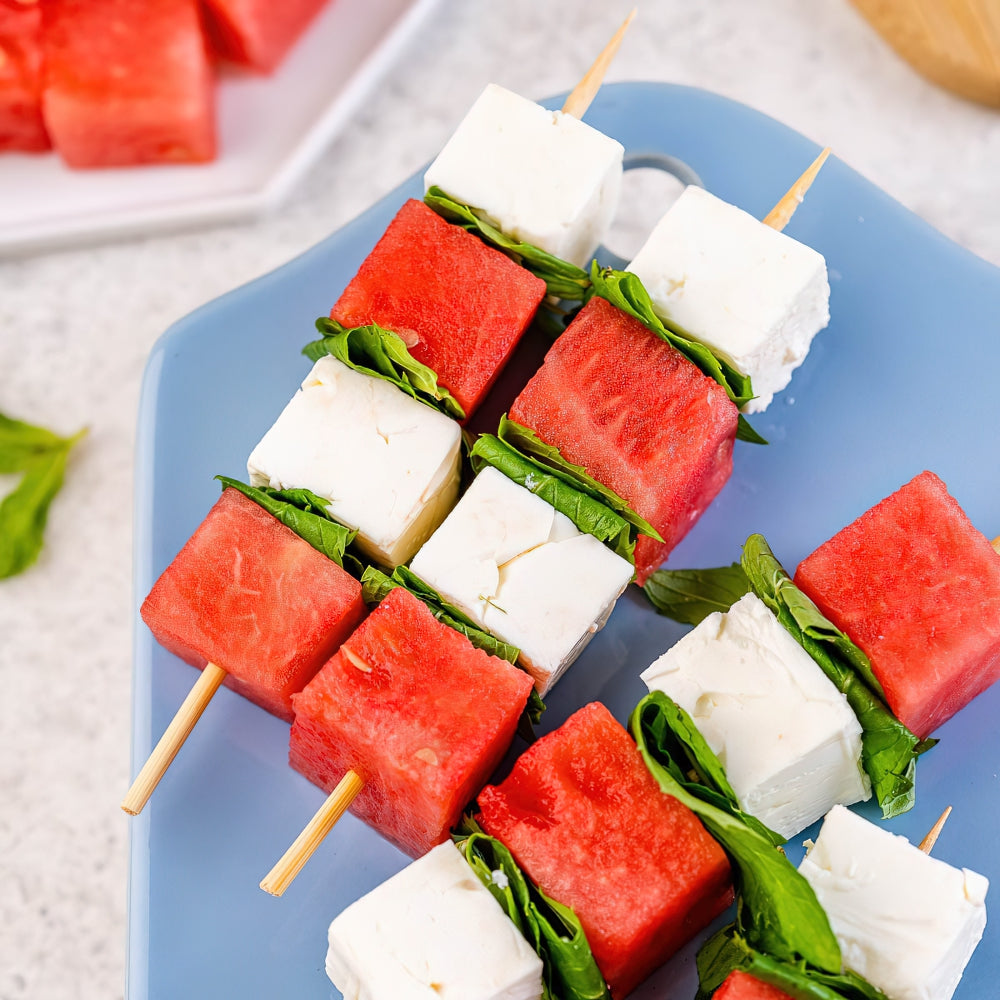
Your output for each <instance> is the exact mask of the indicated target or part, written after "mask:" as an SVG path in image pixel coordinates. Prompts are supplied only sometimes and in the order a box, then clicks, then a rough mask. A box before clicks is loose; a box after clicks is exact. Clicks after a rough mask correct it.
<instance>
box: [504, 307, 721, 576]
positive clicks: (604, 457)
mask: <svg viewBox="0 0 1000 1000" xmlns="http://www.w3.org/2000/svg"><path fill="white" fill-rule="evenodd" d="M510 415H511V418H512V419H513V420H516V421H517V422H518V423H520V424H523V425H524V426H526V427H530V428H531V429H532V430H533V431H534V432H535V433H536V434H537V435H538V436H539V437H540V438H541V439H542V440H543V441H545V442H546V443H547V444H550V445H554V446H555V447H557V448H558V449H559V450H560V452H562V454H563V457H564V458H566V459H568V460H569V461H570V462H575V463H576V464H578V465H582V466H585V467H586V469H587V471H588V472H589V473H590V474H591V475H592V476H593V477H594V478H595V479H597V480H598V481H599V482H601V483H603V484H604V485H605V486H607V487H609V488H611V489H612V490H614V491H615V492H616V493H618V494H619V495H620V496H622V497H623V498H624V499H625V500H627V501H628V502H629V503H630V504H631V505H632V507H634V508H635V510H636V511H637V512H638V513H639V515H640V516H642V517H644V518H645V519H646V520H647V521H649V523H650V524H652V525H653V527H654V528H656V530H657V531H658V532H659V533H660V535H661V536H662V538H663V541H662V542H657V541H654V540H653V539H652V538H648V537H646V536H641V537H640V538H639V540H638V543H637V544H636V549H635V569H636V578H637V580H638V582H639V583H640V584H642V583H643V582H645V580H646V577H647V576H649V574H650V573H652V572H653V570H655V569H656V568H657V567H658V566H659V565H660V564H661V563H662V562H663V560H664V559H666V557H667V556H668V554H669V553H670V551H671V550H672V549H673V548H674V546H675V545H677V543H678V542H679V541H680V540H681V539H682V538H683V537H684V536H685V535H686V534H687V533H688V531H689V529H690V528H691V527H692V525H694V523H695V521H697V520H698V518H699V517H700V516H701V514H702V513H703V512H704V510H705V508H706V507H707V506H708V505H709V503H711V501H712V500H713V499H714V497H715V495H716V494H717V493H718V492H719V490H721V489H722V487H723V486H724V485H725V483H726V480H727V479H728V478H729V475H730V473H731V472H732V469H733V444H734V442H735V440H736V424H737V421H738V419H739V413H738V411H737V409H736V406H735V405H734V404H733V403H732V401H731V400H730V399H729V397H728V396H727V395H726V391H725V389H723V388H722V386H720V385H719V384H718V383H717V382H714V381H713V380H712V379H710V378H708V377H707V376H705V375H703V374H702V373H701V372H700V371H699V370H698V369H697V368H696V367H695V366H694V365H693V364H691V362H690V361H688V360H687V358H685V357H683V356H682V355H681V354H680V353H679V352H678V351H676V350H675V349H674V348H673V347H671V346H670V345H669V344H667V343H665V342H664V341H662V340H660V339H659V338H658V337H656V336H654V335H653V334H652V333H650V332H649V330H647V329H646V327H644V326H643V325H642V324H641V323H640V322H639V321H638V320H637V319H634V318H633V317H631V316H629V315H627V314H626V313H624V312H622V311H621V310H619V309H616V308H615V307H614V306H612V305H611V304H610V303H608V302H607V301H606V300H605V299H602V298H597V297H595V298H593V299H591V301H590V302H589V303H588V304H587V306H586V307H585V308H584V309H583V310H581V312H580V313H579V314H578V315H577V317H576V319H574V320H573V322H572V323H571V324H570V325H569V327H568V328H567V330H566V332H565V333H564V334H563V335H562V336H561V337H560V338H559V339H558V340H557V341H556V342H555V344H553V346H552V347H551V348H550V349H549V352H548V354H546V356H545V363H544V364H543V365H542V367H541V368H540V369H539V370H538V372H536V374H535V375H534V377H533V378H532V379H531V381H530V382H528V384H527V385H526V386H525V387H524V389H523V390H522V391H521V394H520V395H519V396H518V397H517V399H515V400H514V403H513V405H512V406H511V409H510Z"/></svg>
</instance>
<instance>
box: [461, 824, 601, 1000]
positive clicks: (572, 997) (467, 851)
mask: <svg viewBox="0 0 1000 1000" xmlns="http://www.w3.org/2000/svg"><path fill="white" fill-rule="evenodd" d="M459 831H460V832H459V833H458V834H457V835H454V836H453V840H454V841H455V844H456V846H457V847H458V849H459V850H460V851H461V852H462V856H463V857H464V858H465V860H466V861H467V862H468V863H469V865H470V866H471V868H472V870H473V871H474V872H475V873H476V875H477V876H478V878H479V881H480V882H482V883H483V885H484V886H486V888H487V889H489V891H490V892H491V893H492V895H493V898H494V899H495V900H496V901H497V902H498V903H499V904H500V905H501V906H502V907H503V911H504V913H506V914H507V916H508V917H509V918H510V919H511V921H513V923H514V925H515V926H516V927H517V929H518V930H519V931H520V932H521V934H522V935H523V936H524V938H525V940H526V941H527V942H528V943H529V944H530V945H531V947H532V948H534V949H535V952H536V953H537V954H538V957H539V958H540V959H541V960H542V967H543V971H542V979H543V983H542V985H543V990H544V992H543V993H542V1000H610V998H611V993H610V991H609V990H608V986H607V983H605V981H604V977H603V976H602V975H601V972H600V969H598V968H597V963H596V962H595V961H594V956H593V953H592V952H591V950H590V945H589V944H588V942H587V935H586V934H585V933H584V930H583V927H582V926H581V924H580V920H579V918H578V917H577V915H576V914H575V913H574V912H573V911H572V910H571V909H570V908H569V907H568V906H564V905H563V904H562V903H558V902H556V901H555V900H554V899H550V898H549V897H548V896H546V895H545V893H544V892H542V890H541V889H539V888H538V886H537V885H535V883H534V882H532V881H531V879H529V878H528V877H527V876H526V875H525V874H524V872H522V871H521V869H520V867H518V864H517V862H516V861H515V860H514V858H513V856H512V855H511V853H510V851H509V850H508V849H507V848H506V847H504V845H503V844H502V843H501V842H500V841H499V840H497V839H496V838H495V837H490V836H488V835H487V834H485V833H483V832H482V830H481V829H480V828H479V826H478V824H476V823H475V821H474V820H471V819H469V818H468V817H466V819H465V820H464V821H463V823H462V824H461V826H460V827H459Z"/></svg>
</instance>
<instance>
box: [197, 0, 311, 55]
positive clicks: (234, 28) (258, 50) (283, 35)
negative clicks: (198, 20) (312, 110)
mask: <svg viewBox="0 0 1000 1000" xmlns="http://www.w3.org/2000/svg"><path fill="white" fill-rule="evenodd" d="M326 3H327V0H281V2H280V3H275V2H274V0H202V9H203V10H204V12H205V23H206V28H207V29H208V37H209V40H210V41H211V43H212V48H213V49H214V50H215V53H216V54H217V55H219V56H221V57H222V58H223V59H231V60H232V61H233V62H237V63H240V64H242V65H244V66H249V67H251V68H252V69H257V70H260V71H261V72H264V73H270V72H271V70H273V69H274V68H275V67H276V66H277V65H278V63H280V62H281V60H282V59H284V57H285V54H286V53H287V52H288V50H289V49H290V48H291V47H292V46H293V45H294V44H295V42H296V40H297V39H298V37H299V35H301V34H302V33H303V32H304V31H305V30H306V28H307V27H308V25H309V22H310V21H311V20H312V19H313V18H314V17H315V16H316V14H318V13H319V11H320V9H321V8H322V7H324V6H326Z"/></svg>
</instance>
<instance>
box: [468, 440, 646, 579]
mask: <svg viewBox="0 0 1000 1000" xmlns="http://www.w3.org/2000/svg"><path fill="white" fill-rule="evenodd" d="M469 460H470V461H471V463H472V468H473V471H474V472H476V473H477V474H478V473H479V472H480V471H481V470H482V469H483V468H484V467H485V466H487V465H491V466H493V467H494V468H495V469H498V470H499V471H500V472H502V473H503V474H504V475H505V476H506V477H507V478H508V479H510V480H513V481H514V482H515V483H517V484H518V485H519V486H523V487H524V488H525V489H527V490H530V491H531V492H532V493H534V494H535V495H536V496H539V497H541V498H542V499H543V500H544V501H545V502H546V503H548V504H549V505H550V506H552V507H554V508H555V509H556V510H557V511H559V512H560V513H561V514H565V515H566V516H567V517H568V518H569V519H570V520H571V521H572V522H573V523H574V524H575V525H576V526H577V528H579V530H580V531H582V532H584V533H585V534H588V535H593V536H594V537H595V538H596V539H597V540H598V541H599V542H604V543H605V544H606V545H607V546H608V548H610V549H611V550H612V551H613V552H616V553H617V554H618V555H620V556H621V557H622V558H623V559H627V560H628V561H629V562H630V563H632V565H633V566H634V565H635V537H634V535H633V528H632V526H631V525H630V524H629V523H628V521H626V520H625V519H624V518H623V517H620V516H619V515H618V514H616V513H615V512H614V511H613V510H610V509H609V508H608V507H606V506H605V505H604V504H603V503H601V502H600V501H599V500H595V499H594V498H593V497H591V496H589V495H588V494H586V493H583V492H581V491H580V490H578V489H576V488H575V487H574V486H569V485H568V484H567V483H566V482H565V481H564V480H562V479H560V478H558V477H557V476H555V475H553V474H552V473H549V472H544V471H542V469H541V468H540V467H539V466H538V465H537V464H536V463H534V462H531V461H530V460H529V459H527V458H525V457H524V456H523V455H522V454H521V453H520V452H518V451H516V450H515V449H514V448H512V447H511V446H510V445H508V444H506V443H505V442H503V441H501V440H500V438H498V437H496V436H495V435H493V434H481V435H480V436H479V437H478V438H477V439H476V443H475V444H474V445H473V446H472V451H471V452H470V454H469Z"/></svg>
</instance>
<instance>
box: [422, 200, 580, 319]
mask: <svg viewBox="0 0 1000 1000" xmlns="http://www.w3.org/2000/svg"><path fill="white" fill-rule="evenodd" d="M424 202H425V203H426V204H427V205H428V206H429V207H430V208H432V209H434V211H435V212H437V214H438V215H440V216H441V217H442V218H444V219H447V220H448V221H449V222H454V223H457V224H458V225H460V226H461V227H462V228H463V229H465V230H467V231H468V232H470V233H473V234H474V235H476V236H478V237H479V238H480V239H481V240H483V241H484V242H486V243H489V244H490V245H491V246H493V247H496V249H497V250H500V251H501V252H503V253H505V254H506V255H507V256H508V257H510V258H511V259H512V260H514V261H515V262H516V263H518V264H520V265H521V266H522V267H523V268H525V269H526V270H528V271H530V272H531V273H532V274H534V275H535V277H537V278H541V279H542V281H544V282H545V287H546V288H547V289H548V293H549V295H554V296H555V297H556V298H557V299H566V300H567V301H573V302H579V301H580V300H581V299H583V297H584V295H585V294H586V292H587V289H588V288H589V287H590V278H589V277H588V276H587V272H586V271H585V270H584V269H583V268H582V267H577V265H576V264H571V263H570V262H569V261H567V260H562V259H561V258H559V257H556V256H555V255H553V254H550V253H548V252H547V251H545V250H542V249H540V248H539V247H536V246H533V245H532V244H531V243H522V242H520V241H519V240H515V239H511V238H510V237H509V236H505V235H504V234H503V233H502V232H501V231H500V230H499V229H497V228H496V226H493V225H491V224H490V223H489V222H487V221H486V220H485V219H483V218H482V217H481V216H479V215H478V214H477V213H476V211H475V209H473V208H470V207H469V206H468V205H463V204H462V203H461V202H457V201H454V200H453V199H452V198H449V197H448V195H446V194H445V193H444V191H442V190H441V188H439V187H432V188H430V189H429V190H428V192H427V194H425V195H424Z"/></svg>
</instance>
